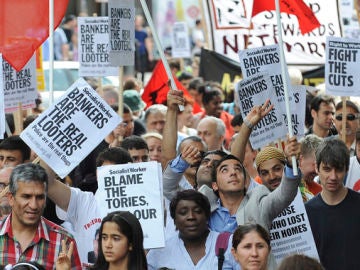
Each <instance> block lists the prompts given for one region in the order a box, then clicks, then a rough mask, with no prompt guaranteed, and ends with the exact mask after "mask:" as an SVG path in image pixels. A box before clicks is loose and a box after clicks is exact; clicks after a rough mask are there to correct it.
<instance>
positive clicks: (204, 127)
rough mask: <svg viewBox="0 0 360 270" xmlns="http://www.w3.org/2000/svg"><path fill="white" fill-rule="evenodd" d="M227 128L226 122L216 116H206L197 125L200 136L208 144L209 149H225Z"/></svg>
mask: <svg viewBox="0 0 360 270" xmlns="http://www.w3.org/2000/svg"><path fill="white" fill-rule="evenodd" d="M225 129H226V127H225V124H224V122H223V121H222V120H221V119H220V118H217V117H214V116H206V117H205V118H203V119H201V120H200V122H199V124H198V126H197V131H198V136H199V137H200V138H201V139H202V140H203V141H204V142H205V143H206V144H207V146H208V151H212V150H225V149H224V147H223V144H224V140H225V132H226V130H225Z"/></svg>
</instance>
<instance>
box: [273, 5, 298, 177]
mask: <svg viewBox="0 0 360 270" xmlns="http://www.w3.org/2000/svg"><path fill="white" fill-rule="evenodd" d="M275 7H276V23H277V27H278V35H279V40H278V44H279V47H280V49H279V51H280V63H281V76H282V78H283V84H284V96H285V108H286V118H287V124H288V133H289V136H290V137H292V136H294V132H293V129H292V122H291V113H290V105H289V92H288V81H287V79H286V78H287V76H286V74H287V71H286V60H285V54H284V46H283V39H282V27H281V19H280V3H279V0H275ZM291 163H292V168H293V174H294V175H298V168H297V163H296V157H295V156H292V157H291Z"/></svg>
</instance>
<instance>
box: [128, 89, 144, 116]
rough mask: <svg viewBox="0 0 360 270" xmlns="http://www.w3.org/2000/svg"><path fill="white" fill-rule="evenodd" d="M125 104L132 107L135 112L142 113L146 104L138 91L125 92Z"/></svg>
mask: <svg viewBox="0 0 360 270" xmlns="http://www.w3.org/2000/svg"><path fill="white" fill-rule="evenodd" d="M123 95H124V103H125V104H126V105H128V106H129V107H130V109H131V110H132V111H133V112H137V111H142V110H143V109H144V108H145V107H146V103H145V102H144V101H143V100H142V99H141V96H140V93H139V92H138V91H136V90H126V91H124V92H123Z"/></svg>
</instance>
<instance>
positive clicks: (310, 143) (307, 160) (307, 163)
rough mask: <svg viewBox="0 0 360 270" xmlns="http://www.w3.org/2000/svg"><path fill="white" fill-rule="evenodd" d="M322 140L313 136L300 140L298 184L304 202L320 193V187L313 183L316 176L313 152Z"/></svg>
mask: <svg viewBox="0 0 360 270" xmlns="http://www.w3.org/2000/svg"><path fill="white" fill-rule="evenodd" d="M322 141H323V139H322V138H320V137H319V136H317V135H315V134H309V135H307V136H305V137H304V138H303V139H301V140H300V157H299V168H300V170H301V173H302V179H301V184H300V190H301V195H302V197H303V200H304V202H305V201H308V200H309V199H311V198H312V197H313V196H314V195H317V194H318V193H319V192H321V190H322V188H321V185H319V184H318V183H316V182H315V181H314V178H315V177H316V176H317V172H316V158H315V152H316V149H317V148H318V147H319V145H320V144H321V143H322Z"/></svg>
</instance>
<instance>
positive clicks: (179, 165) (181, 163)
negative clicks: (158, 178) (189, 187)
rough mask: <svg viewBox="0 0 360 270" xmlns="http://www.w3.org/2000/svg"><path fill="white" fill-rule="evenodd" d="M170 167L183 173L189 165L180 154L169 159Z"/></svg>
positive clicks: (175, 171) (176, 171)
mask: <svg viewBox="0 0 360 270" xmlns="http://www.w3.org/2000/svg"><path fill="white" fill-rule="evenodd" d="M169 165H170V168H171V170H172V171H173V172H174V173H183V172H185V171H186V169H187V168H188V167H189V163H187V162H186V161H185V160H183V159H182V158H181V155H178V156H177V157H176V158H174V159H173V160H172V161H170V164H169Z"/></svg>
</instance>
